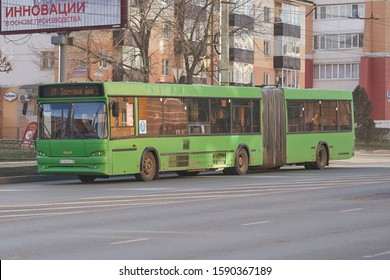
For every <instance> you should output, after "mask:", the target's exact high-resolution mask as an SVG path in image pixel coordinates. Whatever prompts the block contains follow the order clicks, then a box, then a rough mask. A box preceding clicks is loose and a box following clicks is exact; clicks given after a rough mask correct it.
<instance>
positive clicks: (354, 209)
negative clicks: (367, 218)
mask: <svg viewBox="0 0 390 280" xmlns="http://www.w3.org/2000/svg"><path fill="white" fill-rule="evenodd" d="M361 210H363V208H353V209H347V210H341V211H339V213H346V212H354V211H361Z"/></svg>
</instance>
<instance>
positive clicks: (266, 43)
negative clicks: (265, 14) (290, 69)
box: [264, 40, 271, 56]
mask: <svg viewBox="0 0 390 280" xmlns="http://www.w3.org/2000/svg"><path fill="white" fill-rule="evenodd" d="M270 54H271V53H270V42H269V41H266V40H265V41H264V55H265V56H270Z"/></svg>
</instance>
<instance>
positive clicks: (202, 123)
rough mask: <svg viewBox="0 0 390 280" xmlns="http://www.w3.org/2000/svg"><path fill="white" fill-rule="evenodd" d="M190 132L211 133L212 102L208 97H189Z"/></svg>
mask: <svg viewBox="0 0 390 280" xmlns="http://www.w3.org/2000/svg"><path fill="white" fill-rule="evenodd" d="M187 110H188V133H189V134H209V133H210V118H209V114H210V104H209V99H208V98H188V99H187Z"/></svg>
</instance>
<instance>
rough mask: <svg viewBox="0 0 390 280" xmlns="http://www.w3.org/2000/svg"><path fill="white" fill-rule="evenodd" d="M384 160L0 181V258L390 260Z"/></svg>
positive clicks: (389, 183)
mask: <svg viewBox="0 0 390 280" xmlns="http://www.w3.org/2000/svg"><path fill="white" fill-rule="evenodd" d="M389 171H390V155H389V154H387V155H383V154H378V155H373V154H370V155H368V154H367V155H365V154H360V155H358V156H356V157H355V158H353V159H351V160H347V161H339V162H332V163H331V166H330V167H328V168H326V169H325V170H321V171H314V170H305V169H303V168H302V167H287V168H282V169H281V170H280V171H277V172H260V173H251V174H247V175H245V176H223V175H221V173H216V174H202V175H200V176H197V177H178V176H176V175H174V174H170V175H165V176H163V178H162V179H160V180H158V181H153V182H149V183H141V182H137V181H135V179H134V178H132V177H125V178H124V177H121V178H115V179H114V178H113V179H110V180H99V181H97V182H95V183H94V184H81V183H79V182H78V181H77V180H66V181H45V182H30V183H17V184H3V185H0V259H3V260H7V259H8V260H10V259H27V260H29V259H38V260H40V259H157V260H158V259H161V260H166V259H169V260H175V259H178V260H187V259H206V260H210V259H267V260H273V259H276V260H291V259H296V260H307V259H313V260H315V259H323V260H345V259H352V260H372V259H381V260H388V259H390V214H389V213H390V203H389V202H390V172H389Z"/></svg>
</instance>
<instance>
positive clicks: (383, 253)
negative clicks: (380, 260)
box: [363, 251, 390, 258]
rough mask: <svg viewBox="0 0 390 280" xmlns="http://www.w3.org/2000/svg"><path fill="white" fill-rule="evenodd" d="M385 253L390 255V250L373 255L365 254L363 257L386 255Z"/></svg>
mask: <svg viewBox="0 0 390 280" xmlns="http://www.w3.org/2000/svg"><path fill="white" fill-rule="evenodd" d="M384 255H390V251H386V252H382V253H378V254H373V255H367V256H363V258H375V257H380V256H384Z"/></svg>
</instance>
